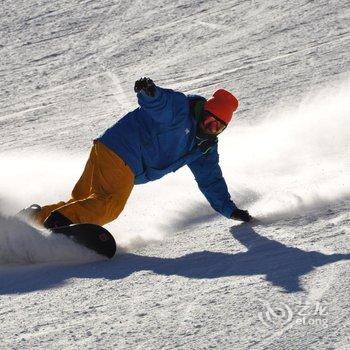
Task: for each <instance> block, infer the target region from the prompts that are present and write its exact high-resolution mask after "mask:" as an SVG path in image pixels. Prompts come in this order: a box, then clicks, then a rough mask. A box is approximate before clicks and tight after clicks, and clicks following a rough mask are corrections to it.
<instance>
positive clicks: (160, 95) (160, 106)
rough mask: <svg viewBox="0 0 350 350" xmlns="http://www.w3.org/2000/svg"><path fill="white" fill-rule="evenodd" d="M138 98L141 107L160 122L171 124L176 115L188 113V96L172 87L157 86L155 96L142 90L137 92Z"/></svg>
mask: <svg viewBox="0 0 350 350" xmlns="http://www.w3.org/2000/svg"><path fill="white" fill-rule="evenodd" d="M137 100H138V103H139V105H140V107H141V109H143V110H144V111H146V112H147V114H148V115H149V116H150V117H151V118H152V119H154V120H155V121H156V122H158V123H167V124H171V123H172V122H174V118H175V117H178V116H181V115H187V114H188V102H187V98H186V96H185V95H184V94H183V93H181V92H177V91H174V90H171V89H163V88H160V87H159V86H156V91H155V96H154V97H151V96H148V95H147V94H145V93H144V92H143V91H141V92H139V93H138V94H137Z"/></svg>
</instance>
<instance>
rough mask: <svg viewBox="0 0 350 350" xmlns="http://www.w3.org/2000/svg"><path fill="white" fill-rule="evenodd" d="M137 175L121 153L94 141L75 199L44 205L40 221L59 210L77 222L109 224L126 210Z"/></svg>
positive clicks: (73, 195)
mask: <svg viewBox="0 0 350 350" xmlns="http://www.w3.org/2000/svg"><path fill="white" fill-rule="evenodd" d="M134 178H135V176H134V174H133V172H132V170H131V169H130V168H129V166H128V165H127V164H126V163H125V162H124V161H123V160H122V159H121V158H119V157H118V155H117V154H115V153H114V152H113V151H112V150H110V149H109V148H108V147H106V146H105V145H103V144H102V143H100V142H98V141H94V144H93V146H92V149H91V153H90V156H89V159H88V161H87V163H86V166H85V169H84V172H83V174H82V175H81V177H80V179H79V181H78V182H77V184H76V185H75V187H74V189H73V191H72V195H71V197H72V198H71V199H70V200H69V201H67V202H59V203H56V204H51V205H46V206H44V207H42V209H41V211H40V213H39V214H38V215H37V217H36V221H37V222H38V223H39V224H41V225H42V224H43V223H44V221H45V219H46V218H47V217H48V216H49V215H50V214H51V212H53V211H58V212H59V213H61V214H62V215H64V216H65V217H67V218H68V219H69V220H71V221H72V222H73V223H75V224H77V223H91V224H98V225H104V224H107V223H108V222H111V221H113V220H114V219H116V218H117V217H118V216H119V214H120V213H121V212H122V210H123V209H124V206H125V204H126V201H127V200H128V198H129V196H130V193H131V190H132V188H133V187H134Z"/></svg>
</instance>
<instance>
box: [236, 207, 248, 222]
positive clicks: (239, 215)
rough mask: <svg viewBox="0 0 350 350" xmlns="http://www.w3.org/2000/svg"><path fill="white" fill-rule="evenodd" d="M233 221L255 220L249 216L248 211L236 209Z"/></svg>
mask: <svg viewBox="0 0 350 350" xmlns="http://www.w3.org/2000/svg"><path fill="white" fill-rule="evenodd" d="M231 219H235V220H241V221H244V222H248V221H250V220H251V219H253V218H252V217H251V216H250V215H249V213H248V210H241V209H238V208H236V209H234V211H233V212H232V215H231Z"/></svg>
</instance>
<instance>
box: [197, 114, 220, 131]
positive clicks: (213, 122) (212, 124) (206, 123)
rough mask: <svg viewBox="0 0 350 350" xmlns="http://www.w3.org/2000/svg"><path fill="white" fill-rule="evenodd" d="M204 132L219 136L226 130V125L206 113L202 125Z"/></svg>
mask: <svg viewBox="0 0 350 350" xmlns="http://www.w3.org/2000/svg"><path fill="white" fill-rule="evenodd" d="M200 127H201V129H202V131H203V132H204V133H206V134H210V135H219V134H220V133H221V132H223V131H224V130H225V128H226V125H225V124H224V123H222V122H221V121H220V120H218V119H217V118H216V117H215V116H214V115H213V114H210V113H208V112H206V115H205V116H204V118H203V120H202V122H201V123H200Z"/></svg>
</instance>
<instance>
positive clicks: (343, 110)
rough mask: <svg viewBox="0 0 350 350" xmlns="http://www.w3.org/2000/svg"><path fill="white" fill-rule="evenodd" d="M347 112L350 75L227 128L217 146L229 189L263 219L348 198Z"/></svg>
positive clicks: (349, 137)
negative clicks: (249, 122)
mask: <svg viewBox="0 0 350 350" xmlns="http://www.w3.org/2000/svg"><path fill="white" fill-rule="evenodd" d="M349 116H350V80H348V81H345V82H343V83H339V84H338V85H337V86H333V87H329V88H327V89H323V90H321V91H319V92H317V93H313V94H309V96H307V97H305V98H304V99H302V100H301V101H299V102H298V103H296V104H295V105H294V106H293V108H283V107H279V108H275V109H273V110H272V111H271V113H270V115H269V116H267V117H266V118H264V119H263V120H261V121H259V122H257V123H256V124H252V125H249V126H244V127H240V126H239V125H237V127H234V128H232V133H231V135H229V138H225V139H224V142H223V146H222V149H224V150H225V152H226V149H231V150H232V156H231V162H230V163H228V162H226V163H225V161H224V171H225V173H229V174H231V175H232V180H231V178H230V185H231V186H232V189H233V191H232V193H233V195H235V194H236V197H237V199H238V200H239V201H240V202H242V203H243V204H247V206H248V208H249V209H250V210H251V211H252V213H253V214H254V215H255V216H257V217H260V218H261V219H266V220H267V221H269V220H274V219H280V218H284V217H286V218H287V217H290V216H292V215H294V214H302V213H303V212H304V211H305V210H308V209H313V208H317V207H321V206H324V205H327V204H330V203H332V202H338V201H341V200H347V199H349V198H350V182H349V178H350V122H349ZM231 138H232V139H231Z"/></svg>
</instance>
